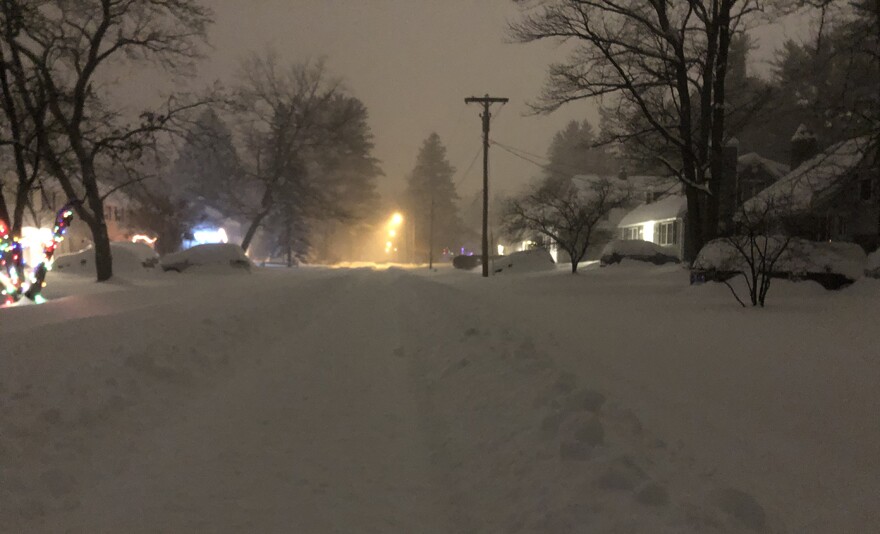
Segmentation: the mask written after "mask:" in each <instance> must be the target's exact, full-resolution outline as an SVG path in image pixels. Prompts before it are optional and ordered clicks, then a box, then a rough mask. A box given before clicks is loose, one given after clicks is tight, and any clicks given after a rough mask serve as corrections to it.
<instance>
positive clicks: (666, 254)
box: [600, 239, 679, 265]
mask: <svg viewBox="0 0 880 534" xmlns="http://www.w3.org/2000/svg"><path fill="white" fill-rule="evenodd" d="M623 259H630V260H637V261H644V262H648V263H653V264H655V265H663V264H664V263H678V261H679V260H678V258H677V257H676V256H675V255H674V254H672V253H671V252H670V251H669V249H667V248H664V247H661V246H660V245H657V244H656V243H651V242H650V241H643V240H641V239H627V240H623V239H616V240H614V241H611V242H610V243H608V244H607V245H605V248H603V249H602V256H601V259H600V262H601V264H602V265H611V264H614V263H620V262H621V260H623Z"/></svg>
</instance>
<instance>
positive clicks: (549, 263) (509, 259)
mask: <svg viewBox="0 0 880 534" xmlns="http://www.w3.org/2000/svg"><path fill="white" fill-rule="evenodd" d="M493 263H494V265H493V266H492V268H493V271H492V272H494V273H495V274H501V273H517V274H519V273H535V272H541V271H552V270H555V269H556V262H555V261H553V256H551V255H550V253H549V252H547V249H543V248H534V249H532V250H524V251H522V252H514V253H513V254H510V255H508V256H500V257H498V258H495V261H494V262H493Z"/></svg>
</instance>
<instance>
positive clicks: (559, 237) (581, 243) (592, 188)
mask: <svg viewBox="0 0 880 534" xmlns="http://www.w3.org/2000/svg"><path fill="white" fill-rule="evenodd" d="M578 178H579V179H578V180H574V179H568V178H560V177H558V176H553V177H549V178H545V179H544V180H542V181H541V182H540V183H538V184H536V185H534V186H533V187H532V188H531V189H530V190H529V191H528V192H526V193H524V194H523V195H520V196H517V197H514V198H511V199H510V200H508V202H507V203H506V205H505V208H504V213H503V216H502V217H503V219H504V225H505V227H506V230H507V231H508V233H509V234H510V235H524V234H527V233H530V234H535V233H537V234H540V235H542V236H545V237H546V238H547V239H549V240H550V241H551V242H553V243H555V244H556V245H557V246H558V247H559V248H560V249H561V250H564V251H565V252H567V253H568V257H569V260H570V262H571V272H572V273H576V272H577V267H578V263H579V262H580V261H581V260H582V259H583V258H584V256H585V255H586V253H587V247H589V246H590V244H591V243H592V242H593V241H595V239H596V238H597V237H600V236H599V235H598V234H600V233H604V232H600V228H601V225H600V222H601V221H602V219H603V218H604V217H605V216H606V215H608V214H609V213H611V211H613V210H615V209H618V208H621V207H623V206H625V205H626V204H627V202H628V201H629V199H630V197H631V195H632V190H631V189H630V187H629V184H626V183H624V184H621V183H619V182H620V181H612V180H608V179H607V178H600V177H588V176H579V177H578Z"/></svg>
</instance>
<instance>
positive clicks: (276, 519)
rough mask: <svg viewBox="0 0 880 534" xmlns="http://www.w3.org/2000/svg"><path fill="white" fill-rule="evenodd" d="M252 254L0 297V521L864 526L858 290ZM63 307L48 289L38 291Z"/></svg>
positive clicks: (427, 527)
mask: <svg viewBox="0 0 880 534" xmlns="http://www.w3.org/2000/svg"><path fill="white" fill-rule="evenodd" d="M564 270H565V267H564V266H563V267H562V268H560V269H559V270H556V271H550V272H539V273H532V274H525V275H518V276H517V275H513V274H512V273H511V275H510V276H500V277H492V278H489V279H483V278H482V277H480V276H479V274H478V273H471V272H462V271H457V270H453V269H451V268H450V269H441V270H440V272H437V273H429V272H427V270H424V271H406V270H403V269H400V268H391V269H388V270H384V271H377V270H372V269H369V268H362V269H336V270H332V269H318V268H298V269H277V270H272V269H255V270H254V275H253V276H241V277H238V276H234V277H229V276H221V277H217V276H177V275H172V274H165V275H163V274H162V273H152V274H151V275H150V276H149V277H148V278H135V279H130V280H122V281H117V282H114V283H112V284H94V283H92V282H89V281H88V280H87V279H85V278H83V277H65V276H63V275H62V276H57V275H55V274H53V275H52V278H50V280H49V287H48V289H49V291H48V293H47V294H48V296H49V297H50V298H52V297H54V300H53V301H52V302H50V303H48V304H47V305H43V306H28V307H20V308H12V309H0V337H2V340H3V347H4V349H3V350H4V353H3V355H2V358H0V399H2V418H0V473H2V478H0V503H2V507H0V525H3V526H4V527H3V529H4V530H8V531H10V532H59V531H60V532H88V533H91V532H279V533H280V532H309V533H323V532H382V533H394V532H400V533H403V532H407V533H412V532H419V533H435V532H436V533H450V532H475V533H483V532H504V533H507V532H535V533H537V532H553V533H556V532H559V533H565V532H603V533H604V532H646V533H663V532H670V533H672V532H692V533H697V532H699V533H703V532H708V533H711V532H798V533H801V532H806V533H820V532H821V533H826V532H870V531H871V530H872V529H873V528H874V526H875V525H876V524H877V523H878V521H880V513H878V511H877V510H876V506H875V502H876V499H877V491H878V483H877V480H880V428H878V425H876V424H875V422H876V413H877V412H878V410H880V391H878V388H877V384H878V383H880V361H878V359H877V358H876V356H875V354H876V352H877V351H876V347H878V346H880V332H878V330H877V329H876V328H874V323H875V321H876V316H877V312H878V311H880V306H878V298H880V282H878V281H877V280H873V279H863V280H860V281H859V282H857V283H856V284H854V285H853V286H851V287H849V288H847V289H845V290H843V291H840V292H828V291H825V290H823V289H821V288H820V287H819V286H818V285H816V284H814V283H812V282H804V283H799V284H795V283H789V282H782V281H778V282H774V285H773V287H772V288H771V291H770V296H769V297H768V306H769V307H768V308H767V309H764V310H751V309H749V310H743V309H741V308H739V306H738V305H737V304H736V303H735V301H733V299H732V297H731V296H730V295H729V292H728V290H727V288H725V287H724V286H723V285H717V284H707V285H704V286H688V285H687V279H688V277H687V273H686V271H684V270H683V269H682V268H681V267H679V266H662V267H655V266H650V265H641V264H634V263H629V262H626V261H624V262H623V263H622V264H620V265H615V266H609V267H604V268H598V267H597V266H594V267H590V268H586V269H585V270H584V271H583V272H582V274H580V275H577V276H572V275H570V274H566V273H565V272H564ZM65 295H67V296H65Z"/></svg>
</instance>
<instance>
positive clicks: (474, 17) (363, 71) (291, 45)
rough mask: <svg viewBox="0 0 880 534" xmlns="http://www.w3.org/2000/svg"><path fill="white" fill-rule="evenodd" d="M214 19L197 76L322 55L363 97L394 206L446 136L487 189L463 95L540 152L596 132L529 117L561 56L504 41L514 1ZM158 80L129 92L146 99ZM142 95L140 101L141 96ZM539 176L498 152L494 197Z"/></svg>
mask: <svg viewBox="0 0 880 534" xmlns="http://www.w3.org/2000/svg"><path fill="white" fill-rule="evenodd" d="M206 4H207V5H209V6H211V7H212V8H213V9H214V11H215V15H216V24H215V26H214V27H213V28H212V29H211V32H210V39H211V44H212V45H213V50H211V51H210V53H209V56H210V57H209V59H208V60H206V61H205V62H204V63H203V64H202V65H201V66H200V70H199V75H198V80H200V81H202V82H207V81H210V80H213V79H220V80H222V81H227V82H228V81H230V80H231V75H232V73H234V72H235V70H236V68H237V63H238V61H239V60H240V59H241V58H242V57H243V56H245V55H246V54H248V53H249V52H251V51H262V50H265V49H266V47H272V48H274V49H275V50H276V51H277V52H278V54H279V56H280V59H281V60H282V61H283V62H295V61H301V60H304V59H308V58H315V57H322V56H323V57H325V58H326V59H327V64H328V67H329V69H330V70H331V72H332V73H333V74H335V75H338V76H340V77H341V78H342V79H343V80H344V81H345V84H346V86H347V87H348V88H349V89H350V91H351V92H352V93H353V94H354V95H355V96H357V97H358V98H360V99H361V100H363V101H364V103H365V104H366V105H367V108H368V109H369V112H370V115H371V125H372V127H373V132H374V134H375V143H376V152H375V154H376V156H377V157H378V158H379V159H380V160H381V161H382V167H383V169H384V171H385V174H386V176H385V177H384V178H382V179H381V181H380V191H381V192H382V193H383V195H384V196H385V197H386V198H387V199H388V200H389V201H391V200H393V197H394V196H395V193H396V192H398V191H399V190H401V188H402V184H403V180H404V176H405V175H406V173H408V172H409V171H410V170H411V168H412V166H413V165H414V161H415V157H416V153H417V151H418V148H419V146H420V145H421V142H422V140H423V139H424V138H425V137H427V136H428V134H429V133H430V132H432V131H436V132H437V133H439V134H440V137H441V139H442V140H443V141H444V143H445V144H446V145H447V147H448V149H449V154H448V155H449V159H450V161H451V162H452V164H453V165H454V166H455V167H456V168H458V170H459V175H458V176H456V180H461V181H460V186H459V192H460V194H461V196H462V197H464V198H470V197H471V196H472V195H473V194H474V193H475V192H476V191H477V190H478V188H479V186H480V173H481V171H480V169H481V167H480V162H479V161H477V162H476V163H475V164H474V166H473V168H472V169H471V171H470V173H468V174H467V175H466V176H462V174H463V173H464V171H465V169H466V168H467V167H468V166H469V164H470V163H471V161H473V159H474V156H475V155H477V154H478V152H479V150H480V119H479V116H478V114H479V108H478V107H477V106H475V105H471V106H467V105H465V104H464V98H465V97H466V96H471V95H476V96H482V95H483V94H484V93H490V94H492V95H493V96H505V97H509V98H510V103H509V104H508V105H506V106H505V107H504V108H503V110H501V112H500V113H498V112H497V111H498V110H497V109H496V115H497V117H496V119H495V120H493V123H492V129H493V131H492V137H493V138H495V139H497V140H498V141H500V142H503V143H506V144H508V145H512V146H515V147H518V148H521V149H524V150H526V151H529V152H532V153H535V154H540V155H543V154H545V153H546V149H547V145H548V143H549V142H550V139H551V138H552V136H553V134H554V133H555V132H556V131H557V130H559V129H560V128H561V127H562V126H564V124H565V123H566V122H568V121H569V120H571V119H583V118H588V119H590V120H591V122H593V123H594V125H595V126H598V115H597V113H596V110H595V105H594V104H591V103H588V102H584V103H577V104H571V105H568V106H566V107H564V108H562V109H561V110H559V111H557V112H556V113H554V114H552V115H550V116H540V117H535V116H526V115H527V111H528V110H527V108H526V102H527V101H528V100H530V99H533V98H534V97H536V96H537V95H538V94H539V92H540V89H541V86H542V84H543V81H544V76H545V72H546V68H547V65H548V64H549V63H550V62H552V61H553V60H555V59H560V58H562V57H564V51H563V50H562V48H560V47H559V46H558V45H557V44H553V43H550V42H545V43H537V44H530V45H521V44H511V43H509V42H507V37H506V25H507V21H510V20H515V19H516V17H517V15H518V13H519V7H518V6H517V5H516V4H514V2H513V1H512V0H209V1H207V2H206ZM792 26H793V25H791V24H789V25H787V27H786V28H783V27H778V26H777V27H764V28H759V29H758V30H757V31H755V32H754V33H753V36H754V37H756V39H757V44H758V45H759V46H760V47H761V50H759V51H758V53H757V54H756V56H757V57H758V58H763V59H764V61H765V62H766V59H767V58H769V57H771V55H772V49H773V48H774V47H776V46H778V45H779V44H780V43H781V42H782V40H783V39H784V37H785V36H787V35H792V34H794V33H796V32H797V31H798V30H797V28H793V27H792ZM150 90H152V91H153V92H155V85H154V84H144V85H141V86H140V87H139V88H137V89H136V90H135V91H134V93H132V94H134V95H136V96H141V97H143V98H145V99H148V98H149V96H148V94H147V91H150ZM138 93H141V94H138ZM539 172H540V171H539V169H537V168H536V167H534V166H532V165H530V164H529V163H527V162H525V161H522V160H520V159H516V158H515V157H514V156H512V155H510V154H508V153H506V152H504V151H502V150H500V149H494V150H493V151H492V152H491V175H490V178H491V184H492V187H493V190H494V191H495V192H497V191H512V190H515V189H517V188H519V187H521V186H522V185H523V184H525V183H526V182H527V181H528V180H529V179H530V178H531V177H533V176H535V175H536V174H538V173H539Z"/></svg>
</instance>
